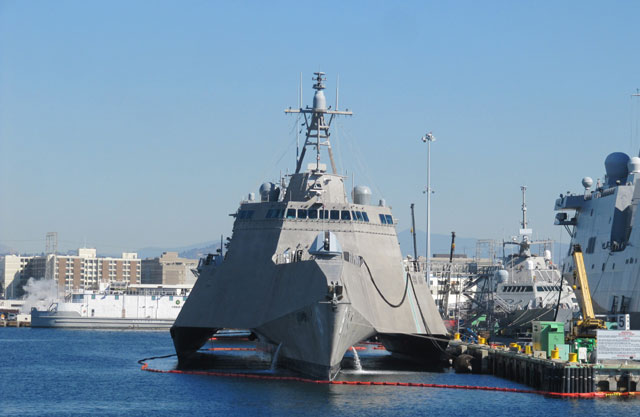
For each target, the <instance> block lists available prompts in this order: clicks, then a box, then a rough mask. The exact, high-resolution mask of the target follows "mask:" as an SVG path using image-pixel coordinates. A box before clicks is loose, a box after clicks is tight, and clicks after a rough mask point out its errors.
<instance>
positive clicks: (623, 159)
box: [604, 152, 629, 186]
mask: <svg viewBox="0 0 640 417" xmlns="http://www.w3.org/2000/svg"><path fill="white" fill-rule="evenodd" d="M628 163H629V155H627V154H626V153H623V152H614V153H612V154H609V156H607V159H605V160H604V168H605V170H606V171H607V185H610V186H613V185H616V184H617V182H618V181H621V182H622V181H625V180H626V179H627V175H629V171H628V169H627V164H628Z"/></svg>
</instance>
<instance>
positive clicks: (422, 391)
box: [0, 328, 640, 416]
mask: <svg viewBox="0 0 640 417" xmlns="http://www.w3.org/2000/svg"><path fill="white" fill-rule="evenodd" d="M173 352H174V350H173V344H172V342H171V337H170V336H169V332H168V331H163V332H134V331H82V330H61V329H37V328H33V329H31V328H18V329H16V328H3V329H0V415H3V416H5V415H6V416H45V415H47V416H68V415H114V416H115V415H122V416H125V415H126V416H134V415H140V416H142V415H145V416H148V415H160V416H164V415H167V416H177V415H190V416H199V415H226V416H229V415H240V416H245V415H246V416H249V415H251V416H253V415H277V416H282V415H294V416H295V415H304V416H315V415H318V416H328V415H339V416H361V415H371V416H386V415H394V416H397V415H426V414H430V415H447V416H449V415H452V416H467V415H468V416H476V415H522V416H542V415H577V414H584V415H589V416H609V415H627V416H632V415H638V414H639V413H640V400H637V399H633V398H631V399H621V398H607V399H589V400H584V399H583V400H575V399H574V400H566V399H552V398H546V397H543V396H540V395H535V394H522V393H509V392H492V391H476V390H459V389H442V388H419V387H402V386H399V387H393V386H355V385H320V384H311V383H304V382H295V381H274V380H258V379H245V378H230V377H216V376H206V375H190V374H161V373H151V372H144V371H142V370H141V369H140V365H139V364H138V360H140V359H143V358H147V357H152V356H162V355H167V354H171V353H173ZM354 352H355V350H354ZM348 354H351V353H348ZM380 355H384V353H382V354H380ZM359 356H360V358H359V361H360V366H361V368H362V370H358V369H356V367H355V366H354V367H353V368H352V369H349V368H348V366H347V367H346V368H347V369H346V370H345V372H344V373H343V374H342V375H340V377H341V378H343V379H349V380H361V379H368V380H372V378H373V379H374V380H377V381H386V380H389V381H405V382H424V383H431V384H453V385H473V386H493V387H509V388H523V389H527V387H525V386H522V385H519V384H515V383H513V382H510V381H506V380H502V379H499V378H497V377H493V376H490V375H462V374H455V373H453V372H452V371H449V370H444V371H440V372H435V371H431V372H427V371H416V370H414V369H413V368H412V367H410V366H407V365H406V364H403V365H402V366H400V367H398V368H397V369H385V370H382V371H381V370H380V369H379V368H380V367H379V366H377V365H378V364H379V363H381V362H380V360H382V359H385V358H384V357H383V356H379V357H378V359H380V358H382V359H380V360H378V359H376V358H375V357H373V358H372V357H371V356H368V355H367V354H366V351H365V352H362V351H360V352H359ZM374 356H375V355H374ZM236 359H237V358H236ZM175 362H176V359H175V357H172V358H167V359H158V360H152V361H149V365H150V367H159V368H163V369H171V368H172V367H173V366H175ZM389 363H390V362H387V363H386V365H385V366H387V367H388V365H389ZM261 372H270V371H269V367H268V366H267V369H266V370H265V371H261Z"/></svg>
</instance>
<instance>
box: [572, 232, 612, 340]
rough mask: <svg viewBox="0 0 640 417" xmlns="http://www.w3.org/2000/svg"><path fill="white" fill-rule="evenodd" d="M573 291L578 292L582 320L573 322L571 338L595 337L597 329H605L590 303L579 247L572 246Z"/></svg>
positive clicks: (585, 272) (582, 258) (589, 292)
mask: <svg viewBox="0 0 640 417" xmlns="http://www.w3.org/2000/svg"><path fill="white" fill-rule="evenodd" d="M573 264H574V266H575V269H574V271H573V289H574V290H575V291H578V290H579V291H580V297H578V298H579V300H580V309H581V310H582V320H578V321H577V322H575V324H574V326H573V332H572V337H573V338H583V337H595V331H596V330H597V329H604V330H606V329H607V326H605V324H604V321H602V320H600V319H597V318H596V315H595V313H594V311H593V303H592V301H591V291H590V290H589V281H588V280H587V271H586V269H585V267H584V256H583V255H582V248H581V247H580V245H573Z"/></svg>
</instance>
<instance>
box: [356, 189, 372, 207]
mask: <svg viewBox="0 0 640 417" xmlns="http://www.w3.org/2000/svg"><path fill="white" fill-rule="evenodd" d="M353 204H362V205H364V206H368V205H369V204H371V190H370V189H369V187H367V186H364V185H356V186H355V187H354V188H353Z"/></svg>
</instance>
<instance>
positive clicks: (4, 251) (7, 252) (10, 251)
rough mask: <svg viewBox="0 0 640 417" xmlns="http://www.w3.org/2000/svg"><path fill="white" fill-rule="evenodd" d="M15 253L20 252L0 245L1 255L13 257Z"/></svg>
mask: <svg viewBox="0 0 640 417" xmlns="http://www.w3.org/2000/svg"><path fill="white" fill-rule="evenodd" d="M15 253H18V252H17V251H15V250H14V249H13V248H11V247H9V246H7V245H3V244H0V255H12V254H15Z"/></svg>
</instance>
